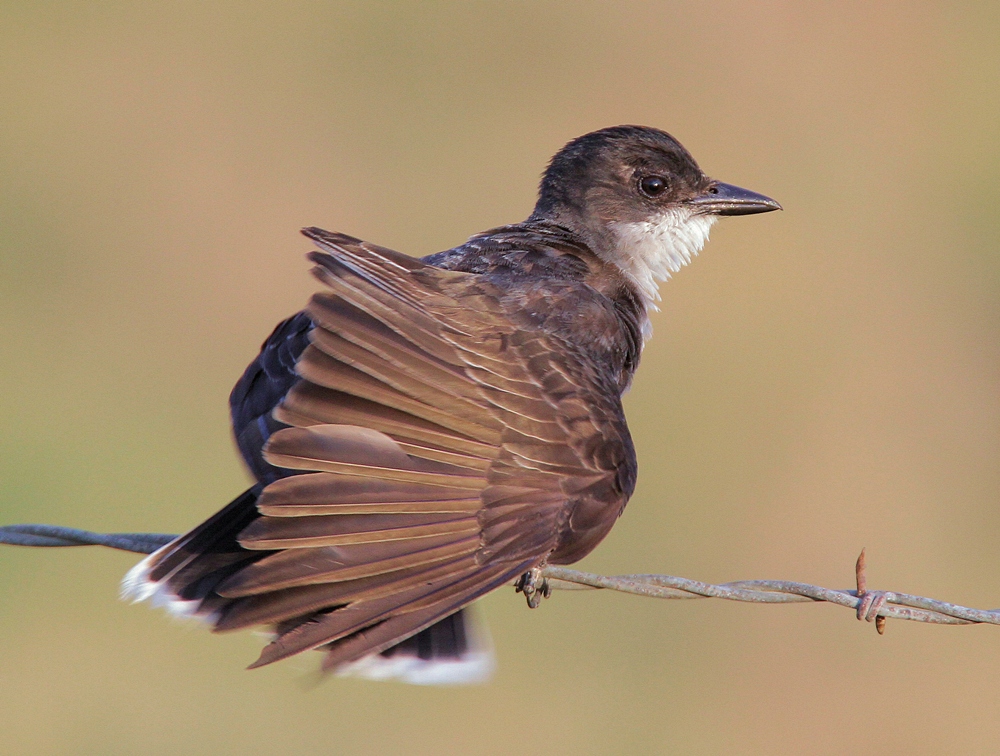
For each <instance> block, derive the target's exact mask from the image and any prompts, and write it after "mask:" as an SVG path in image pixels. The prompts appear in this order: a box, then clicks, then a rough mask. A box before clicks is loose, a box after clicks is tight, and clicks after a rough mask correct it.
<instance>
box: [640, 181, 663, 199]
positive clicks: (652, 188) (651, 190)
mask: <svg viewBox="0 0 1000 756" xmlns="http://www.w3.org/2000/svg"><path fill="white" fill-rule="evenodd" d="M666 188H667V182H666V180H665V179H664V178H663V177H661V176H644V177H643V178H641V179H639V191H640V192H642V193H643V194H645V195H646V196H647V197H656V196H658V195H660V194H663V192H664V190H665V189H666Z"/></svg>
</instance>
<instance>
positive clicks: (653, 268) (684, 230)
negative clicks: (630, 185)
mask: <svg viewBox="0 0 1000 756" xmlns="http://www.w3.org/2000/svg"><path fill="white" fill-rule="evenodd" d="M716 220H718V216H716V215H712V214H704V213H699V212H696V211H694V210H692V209H690V208H686V207H679V208H672V209H670V210H666V211H664V212H663V213H662V214H660V215H658V216H655V217H653V218H650V219H648V220H645V221H633V222H628V223H615V224H612V229H613V230H614V233H615V236H616V238H617V242H618V250H617V251H618V260H616V263H617V264H618V267H619V268H621V270H622V272H624V273H625V275H626V276H628V278H629V279H630V280H631V281H632V283H634V284H635V286H636V288H638V289H639V292H640V294H642V296H643V299H644V300H645V301H646V305H647V306H652V307H655V304H654V303H655V302H656V300H658V299H659V298H660V295H659V287H658V284H659V282H660V281H665V280H667V279H668V278H670V276H671V275H672V274H674V273H676V272H677V271H679V270H680V269H681V268H683V267H684V266H685V265H687V264H688V263H689V262H691V259H692V258H693V257H694V256H695V255H697V254H698V252H700V251H701V248H702V247H704V246H705V242H707V241H708V234H709V232H710V231H711V228H712V225H713V224H714V223H715V221H716Z"/></svg>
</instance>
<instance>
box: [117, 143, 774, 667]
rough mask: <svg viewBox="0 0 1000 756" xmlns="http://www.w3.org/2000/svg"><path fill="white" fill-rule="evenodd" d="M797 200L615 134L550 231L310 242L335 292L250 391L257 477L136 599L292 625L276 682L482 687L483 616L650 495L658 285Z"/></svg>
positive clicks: (555, 199)
mask: <svg viewBox="0 0 1000 756" xmlns="http://www.w3.org/2000/svg"><path fill="white" fill-rule="evenodd" d="M778 209H780V206H779V205H778V203H777V202H775V201H774V200H772V199H769V198H768V197H765V196H763V195H760V194H756V193H754V192H750V191H747V190H745V189H740V188H738V187H735V186H731V185H729V184H723V183H721V182H719V181H716V180H714V179H711V178H709V177H708V176H706V175H705V174H704V173H703V172H702V171H701V169H700V168H699V167H698V165H697V164H696V163H695V161H694V159H693V158H692V157H691V155H690V154H688V152H687V150H685V149H684V147H682V146H681V145H680V144H679V143H678V142H677V141H676V140H675V139H674V138H673V137H671V136H670V135H668V134H666V133H664V132H662V131H659V130H657V129H652V128H645V127H640V126H617V127H614V128H609V129H603V130H601V131H595V132H593V133H591V134H587V135H585V136H582V137H579V138H578V139H575V140H573V141H572V142H570V143H569V144H567V145H566V146H565V147H563V149H561V150H560V151H559V152H558V153H557V154H556V155H555V157H553V158H552V161H551V162H550V163H549V166H548V168H547V170H546V171H545V173H544V175H543V177H542V180H541V186H540V189H539V196H538V202H537V204H536V205H535V209H534V212H532V214H531V216H530V217H529V218H528V219H527V220H525V221H524V222H522V223H515V224H513V225H509V226H501V227H499V228H494V229H492V230H490V231H485V232H483V233H481V234H477V235H476V236H473V237H472V238H471V239H469V241H467V242H466V243H465V244H462V245H461V246H458V247H455V248H454V249H449V250H447V251H445V252H439V253H437V254H434V255H430V256H429V257H425V258H423V259H422V260H417V259H414V258H411V257H408V256H406V255H402V254H400V253H398V252H394V251H392V250H389V249H385V248H383V247H379V246H377V245H375V244H370V243H368V242H364V241H361V240H360V239H355V238H353V237H350V236H346V235H344V234H339V233H331V232H329V231H323V230H321V229H319V228H307V229H305V230H304V231H303V233H304V234H305V235H306V236H307V237H309V239H311V240H312V241H313V242H314V243H315V245H316V246H317V247H318V251H314V252H312V253H311V254H310V255H309V257H310V259H311V260H312V262H313V263H314V264H315V268H314V270H313V272H314V273H315V275H316V277H317V278H318V279H319V280H320V282H321V283H322V284H323V287H322V290H321V291H320V292H319V293H317V294H316V295H315V296H314V297H313V298H312V300H311V301H310V302H309V304H308V306H307V307H306V308H305V309H304V310H303V311H302V312H300V313H298V314H296V315H293V316H292V317H290V318H289V319H288V320H286V321H284V322H283V323H281V324H279V325H278V327H277V328H276V329H275V330H274V333H272V334H271V335H270V336H269V337H268V339H267V340H266V341H265V342H264V344H263V347H262V348H261V352H260V354H259V355H258V356H257V358H256V359H255V360H254V361H253V362H252V363H251V364H250V366H249V367H248V368H247V370H246V372H245V373H244V374H243V377H242V378H240V380H239V382H238V383H237V384H236V387H235V388H234V389H233V393H232V396H231V397H230V409H231V413H232V424H233V431H234V434H235V436H236V442H237V444H238V446H239V450H240V453H241V454H242V456H243V459H244V460H245V461H246V464H247V465H248V467H249V468H250V471H251V472H252V473H253V476H254V478H255V479H256V482H255V484H254V485H253V486H252V487H251V488H250V489H249V490H247V491H246V492H244V493H243V494H241V495H240V496H239V497H237V498H236V499H235V500H234V501H233V502H232V503H230V504H229V505H228V506H226V507H225V508H224V509H222V510H221V511H220V512H218V513H217V514H215V515H213V516H212V517H210V518H209V519H208V520H206V521H205V522H203V523H202V524H201V525H198V526H197V527H196V528H194V529H193V530H191V531H190V532H189V533H187V534H185V535H182V536H180V537H179V538H177V539H176V540H174V541H172V542H171V543H169V544H167V545H166V546H164V547H163V548H161V549H160V550H159V551H157V552H155V553H153V554H151V555H150V556H149V557H147V558H146V559H144V560H143V561H142V562H141V563H140V564H138V565H137V566H136V567H135V568H134V569H133V570H132V571H131V572H130V573H129V574H128V576H127V577H126V578H125V581H124V584H123V593H124V595H125V596H127V597H130V598H132V599H134V600H137V601H140V600H143V599H152V600H153V602H154V603H162V604H166V605H167V606H168V607H169V608H170V609H171V610H173V611H174V612H177V613H181V614H184V615H190V616H195V617H199V618H201V619H203V620H205V621H207V622H208V623H210V624H211V626H212V627H213V628H214V629H215V630H217V631H224V630H236V629H239V628H246V627H252V626H261V625H263V626H269V627H270V628H273V630H274V632H275V636H274V640H273V641H272V642H271V643H270V644H269V645H267V646H266V647H265V648H264V650H263V652H262V653H261V655H260V658H259V659H258V660H257V661H256V662H254V663H253V664H252V665H251V666H252V667H259V666H261V665H264V664H269V663H271V662H274V661H277V660H279V659H284V658H286V657H289V656H292V655H293V654H297V653H299V652H301V651H306V650H309V649H319V650H322V651H323V652H324V654H325V659H324V661H323V668H324V669H325V670H331V671H336V672H340V673H352V672H353V673H357V674H364V675H367V676H370V677H399V678H402V679H405V680H409V681H411V682H456V681H461V680H470V679H473V678H476V677H479V676H482V675H483V673H484V672H485V671H486V670H487V669H488V667H489V663H490V662H489V655H488V652H487V651H485V650H484V648H483V644H482V642H478V643H477V642H476V641H475V638H474V637H473V636H474V635H475V633H474V631H473V628H472V627H471V625H470V624H469V621H468V619H469V615H468V611H467V610H464V607H466V606H467V605H468V604H470V603H471V602H472V601H474V600H475V599H476V598H478V597H480V596H482V595H483V594H485V593H488V592H489V591H492V590H494V589H495V588H498V587H500V586H502V585H506V584H509V583H511V582H513V581H516V580H518V579H519V578H521V577H522V576H525V575H531V574H533V570H535V568H538V567H539V566H542V565H545V564H569V563H572V562H575V561H577V560H579V559H581V558H582V557H584V556H585V555H586V554H588V553H589V552H590V551H591V550H592V549H593V548H594V547H595V546H596V545H597V544H598V543H599V542H600V541H601V539H602V538H604V536H605V535H607V533H608V531H609V530H610V529H611V526H612V525H613V524H614V522H615V520H616V519H617V518H618V516H619V515H620V514H621V513H622V510H623V509H624V507H625V503H626V502H627V501H628V499H629V496H630V495H631V493H632V491H633V489H634V487H635V480H636V457H635V451H634V448H633V446H632V440H631V437H630V436H629V431H628V426H627V425H626V423H625V415H624V414H623V411H622V403H621V397H622V394H623V392H624V391H625V390H626V389H627V388H628V387H629V384H630V383H631V381H632V376H633V375H634V373H635V370H636V367H637V366H638V364H639V356H640V354H641V352H642V346H643V342H644V340H645V339H646V337H647V336H648V335H649V319H648V314H649V310H650V309H655V301H656V300H657V298H658V294H657V284H658V283H659V282H660V281H663V280H665V279H666V278H668V277H669V276H670V274H671V273H674V272H676V271H678V270H679V269H680V268H681V266H683V265H685V264H687V263H688V262H690V260H691V258H692V256H694V255H695V254H697V253H698V251H699V250H700V249H701V247H702V245H704V243H705V242H706V240H707V239H708V233H709V229H710V228H711V227H712V224H713V223H714V222H715V221H716V219H717V218H718V217H719V216H723V215H749V214H752V213H765V212H769V211H771V210H778Z"/></svg>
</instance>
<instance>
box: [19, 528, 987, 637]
mask: <svg viewBox="0 0 1000 756" xmlns="http://www.w3.org/2000/svg"><path fill="white" fill-rule="evenodd" d="M176 537H177V536H175V535H169V534H166V533H94V532H91V531H89V530H78V529H76V528H66V527H60V526H58V525H7V526H0V544H10V545H14V546H54V547H63V546H106V547H108V548H112V549H119V550H121V551H130V552H134V553H138V554H151V553H152V552H154V551H156V550H157V549H158V548H160V547H161V546H163V545H165V544H167V543H169V542H170V541H172V540H174V539H175V538H176ZM866 566H867V565H866V557H865V550H864V549H862V550H861V555H860V556H859V557H858V561H857V563H856V564H855V577H856V580H857V587H856V588H854V589H833V588H823V587H821V586H818V585H810V584H808V583H797V582H793V581H790V580H738V581H735V582H732V583H723V584H721V585H713V584H712V583H702V582H700V581H698V580H690V579H688V578H682V577H674V576H672V575H610V576H609V575H595V574H593V573H590V572H581V571H579V570H571V569H568V568H566V567H556V566H547V567H543V568H540V569H536V570H534V571H532V573H530V574H529V576H528V579H522V580H521V581H519V582H518V586H517V589H518V591H520V592H523V593H524V594H525V597H526V598H527V600H528V605H529V606H531V607H536V606H538V603H539V601H540V600H541V599H542V598H544V597H546V596H548V595H550V593H551V591H553V590H586V589H604V590H611V591H619V592H621V593H630V594H633V595H636V596H647V597H650V598H661V599H700V598H719V599H726V600H728V601H747V602H750V603H753V604H791V603H802V602H808V601H825V602H828V603H830V604H836V605H837V606H844V607H847V608H849V609H853V610H855V613H856V615H857V618H858V619H859V620H862V619H863V620H867V621H868V622H874V623H875V627H876V629H877V630H878V632H879V634H882V633H883V632H885V621H886V619H887V618H892V619H902V620H910V621H913V622H930V623H933V624H937V625H971V624H980V623H982V624H990V625H1000V609H972V608H970V607H967V606H959V605H958V604H952V603H950V602H948V601H938V600H937V599H931V598H925V597H923V596H914V595H911V594H909V593H899V592H897V591H872V590H868V585H867V578H866Z"/></svg>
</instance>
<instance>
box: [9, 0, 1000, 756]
mask: <svg viewBox="0 0 1000 756" xmlns="http://www.w3.org/2000/svg"><path fill="white" fill-rule="evenodd" d="M998 39H1000V6H997V4H995V3H988V2H987V3H980V4H975V3H968V4H959V3H940V4H926V3H925V4H916V3H879V4H871V3H853V4H851V3H844V2H837V3H826V4H821V3H811V4H802V3H796V2H791V1H789V2H770V3H736V2H717V3H694V2H691V3H649V4H642V3H615V4H610V3H581V2H576V1H574V2H565V3H541V4H536V3H520V2H507V3H453V4H446V3H433V4H420V5H419V6H418V5H417V4H409V5H401V4H394V3H373V2H360V3H356V4H349V3H316V2H312V3H310V2H285V3H274V4H266V3H248V2H239V3H208V4H206V3H201V2H189V3H187V2H175V3H134V2H130V3H125V4H115V3H76V2H65V1H64V2H50V3H45V2H36V3H18V2H6V3H2V4H0V103H2V104H0V230H2V233H0V355H2V357H0V418H2V421H0V522H4V523H14V522H50V523H57V524H64V525H75V526H79V527H85V528H92V529H103V530H125V531H128V530H151V531H161V532H179V531H181V530H184V529H187V528H188V527H190V526H192V525H194V524H195V523H196V522H197V521H199V520H200V519H202V518H204V517H205V516H207V515H209V514H210V513H212V512H213V511H214V510H216V509H217V508H219V507H220V506H221V505H222V504H224V503H226V502H227V501H228V500H229V499H230V498H231V497H232V496H234V495H235V494H236V493H238V492H239V491H240V490H242V488H243V486H244V485H245V483H246V478H245V474H244V472H243V470H242V469H241V467H240V464H239V463H238V460H237V456H236V454H235V452H234V450H233V449H232V444H231V441H230V437H229V429H228V422H227V409H226V398H227V396H228V392H229V389H230V387H231V386H232V384H233V383H234V382H235V380H236V378H237V377H238V376H239V374H240V372H241V371H242V370H243V368H244V366H245V365H246V363H247V362H248V361H249V360H250V359H251V358H252V357H253V356H254V354H255V353H256V349H257V346H258V345H259V343H260V342H261V340H262V339H263V338H264V337H265V336H266V335H267V334H268V333H269V331H270V329H271V327H272V326H273V325H274V324H275V323H276V322H277V321H278V320H279V319H281V318H283V317H285V316H286V315H288V314H290V313H292V312H293V311H295V310H297V309H299V308H300V307H301V306H302V304H303V303H304V301H305V299H306V297H307V296H308V295H309V293H310V292H311V290H312V288H313V284H312V282H311V279H310V277H309V275H308V273H307V271H308V265H307V263H306V262H305V261H304V259H303V255H304V254H305V252H306V251H307V250H308V249H309V245H308V244H307V243H306V242H305V240H304V239H302V238H301V237H300V236H299V235H298V233H297V230H298V229H299V228H300V227H302V226H305V225H313V224H315V225H320V226H324V227H326V228H330V229H335V230H340V231H345V232H348V233H350V234H354V235H357V236H361V237H364V238H367V239H371V240H373V241H376V242H379V243H381V244H384V245H387V246H391V247H394V248H397V249H400V250H402V251H405V252H408V253H410V254H414V255H423V254H427V253H430V252H434V251H437V250H440V249H444V248H447V247H450V246H453V245H455V244H457V243H460V242H461V241H463V240H464V239H465V238H466V237H467V236H468V235H470V234H472V233H474V232H476V231H479V230H482V229H484V228H487V227H489V226H492V225H497V224H500V223H505V222H510V221H515V220H519V219H521V218H523V217H525V216H526V215H527V214H528V212H529V211H530V209H531V206H532V203H533V200H534V191H535V185H536V181H537V177H538V175H539V173H540V171H541V169H542V167H543V165H544V163H545V161H546V160H547V159H548V157H549V156H550V155H551V154H552V153H553V152H554V151H555V150H556V149H558V148H559V147H560V146H561V145H562V144H563V143H564V142H565V141H567V140H568V139H570V138H572V137H574V136H577V135H579V134H581V133H584V132H586V131H590V130H592V129H595V128H599V127H603V126H609V125H613V124H618V123H643V124H649V125H655V126H658V127H661V128H664V129H667V130H668V131H670V132H672V133H673V134H674V135H676V136H677V137H678V138H679V139H680V140H681V141H682V142H683V143H684V144H685V145H686V146H687V147H688V148H689V149H690V150H691V151H692V152H693V153H694V155H695V156H696V157H697V158H698V160H699V161H700V163H701V165H702V167H703V168H704V169H705V170H706V171H707V172H708V173H709V174H711V175H713V176H716V177H718V178H720V179H723V180H725V181H730V182H733V183H737V184H740V185H743V186H747V187H749V188H752V189H754V190H757V191H761V192H764V193H766V194H769V195H771V196H773V197H775V198H777V199H778V200H780V201H781V202H782V203H783V204H784V206H785V212H783V213H780V214H779V213H775V214H772V215H768V216H762V217H755V218H745V219H731V220H725V221H724V222H723V223H721V224H720V226H718V227H717V228H716V231H715V234H714V237H715V238H714V239H713V240H712V242H710V244H709V246H708V247H707V249H706V250H705V251H704V252H703V253H702V255H701V257H700V258H699V259H698V260H697V261H696V263H695V264H694V265H693V266H692V267H690V268H688V269H685V270H684V271H682V272H681V274H680V275H678V276H677V277H676V278H675V280H673V281H671V282H670V283H669V284H667V285H666V287H665V288H664V290H663V295H664V301H663V308H662V311H661V312H660V313H659V314H658V315H657V316H655V317H654V327H655V337H654V339H653V341H652V342H651V343H650V344H649V346H648V348H647V351H646V353H645V355H644V358H643V363H644V364H643V367H642V369H641V370H640V371H639V375H638V379H637V381H636V384H635V387H634V388H633V390H632V392H631V393H630V394H629V396H628V397H627V402H626V404H627V409H628V411H629V414H630V417H631V422H632V428H633V433H634V436H635V440H636V446H637V448H638V452H639V458H640V467H641V471H640V483H639V488H638V491H637V493H636V495H635V497H634V498H633V500H632V503H631V504H630V505H629V507H628V509H627V511H626V513H625V516H624V517H623V518H622V520H621V521H620V522H619V524H618V525H617V526H616V528H615V530H614V531H613V532H612V534H611V535H610V536H609V537H608V539H607V540H606V541H605V542H604V543H603V544H602V545H601V547H600V548H599V549H598V550H597V551H596V553H594V554H593V555H592V556H590V557H589V558H588V559H587V560H586V561H585V562H583V563H582V566H583V567H584V568H586V569H590V570H594V571H600V572H607V573H613V572H628V571H641V572H664V573H669V574H678V575H684V576H688V577H693V578H698V579H703V580H708V581H725V580H734V579H741V578H784V579H797V580H803V581H810V582H816V583H820V584H824V585H829V586H832V587H847V586H849V585H850V583H851V579H852V565H853V561H854V559H855V557H856V556H857V553H858V551H859V550H860V549H861V547H862V546H867V547H868V554H869V562H870V573H869V580H870V583H871V584H872V586H873V587H876V588H891V589H895V590H901V591H907V592H912V593H918V594H923V595H930V596H934V597H938V598H945V599H948V600H952V601H956V602H960V603H965V604H970V605H974V606H983V607H990V606H997V605H1000V464H998V463H1000V339H998V332H1000V217H998V213H997V206H998V203H1000V180H998V179H1000V146H998V145H1000V45H998V43H997V40H998ZM134 561H136V560H135V559H133V558H131V557H130V556H129V555H126V554H120V553H115V552H110V551H103V550H96V549H90V550H87V549H64V550H38V551H35V550H30V549H15V548H3V549H0V649H2V650H0V752H2V753H5V754H7V753H10V754H48V753H65V754H132V753H140V752H142V753H151V754H161V753H162V754H176V753H190V754H201V753H261V754H267V753H278V752H288V753H303V754H306V753H317V754H321V753H324V754H325V753H340V754H383V753H406V754H423V753H435V754H438V753H468V754H563V753H574V754H646V753H685V754H687V753H691V754H701V753H705V754H718V753H726V754H730V753H731V754H743V753H747V754H806V753H808V754H840V753H845V752H849V751H850V752H861V751H867V750H874V749H875V748H876V747H877V749H878V750H879V751H880V752H881V753H886V754H890V753H903V752H906V753H929V754H933V753H946V752H957V751H964V752H971V753H989V752H997V751H998V749H1000V745H998V743H1000V687H998V686H997V680H998V679H1000V628H997V627H962V628H951V627H935V626H928V625H916V624H910V623H902V622H895V621H894V622H890V623H889V625H888V632H887V634H886V635H885V637H881V638H880V637H878V636H877V635H876V634H875V631H874V629H873V628H872V626H871V625H867V624H866V625H861V624H859V623H857V622H856V621H855V620H854V619H853V617H852V615H851V614H850V613H849V612H847V611H844V610H843V609H836V608H832V607H829V606H811V605H806V606H802V605H798V606H790V607H774V606H772V607H756V606H749V605H744V604H731V603H723V602H707V601H706V602H678V603H667V602H656V601H653V600H646V599H639V598H634V597H625V596H616V595H604V594H597V593H574V594H565V593H562V594H557V595H556V596H555V598H554V599H553V600H550V601H548V602H546V603H545V604H543V606H542V608H540V609H539V610H537V611H534V612H530V611H528V610H527V609H526V608H525V606H524V602H523V600H522V599H521V598H520V597H515V596H514V594H513V591H512V590H509V589H505V590H503V591H500V592H499V593H496V594H493V595H492V596H490V597H489V598H488V599H487V600H486V601H485V602H484V605H485V611H486V614H487V615H488V617H489V620H490V624H491V626H492V629H493V635H494V641H495V644H496V647H497V652H498V656H499V662H500V666H499V670H498V673H497V675H496V678H495V680H494V681H493V682H492V683H491V684H489V685H488V686H485V687H475V688H452V689H421V688H412V687H407V686H403V685H396V684H378V683H369V682H361V681H342V680H332V681H326V682H324V683H322V684H320V685H318V686H315V685H313V683H314V682H315V681H314V678H313V676H312V675H311V670H313V669H314V668H315V666H316V664H317V659H316V658H312V655H307V656H306V657H304V658H301V659H297V660H294V661H291V662H288V663H284V664H281V665H277V666H273V667H268V668H266V669H263V670H260V671H257V672H253V673H249V672H245V671H243V667H244V666H245V665H246V664H247V663H249V662H250V661H252V660H253V659H254V658H255V657H256V654H257V650H258V648H259V646H260V645H261V644H262V643H263V640H262V639H261V638H258V637H255V636H254V635H252V634H240V635H228V636H222V637H213V636H211V635H209V634H208V633H205V632H202V631H200V630H194V629H188V628H187V627H185V626H183V625H179V624H178V623H176V622H173V621H170V620H169V619H168V618H166V617H165V616H164V615H163V614H162V613H159V612H153V611H150V610H149V609H147V608H146V607H144V606H138V607H133V606H128V605H126V604H123V603H120V602H119V601H118V600H117V598H116V595H117V585H118V580H119V579H120V577H121V575H122V574H123V573H124V572H125V571H126V569H127V568H128V567H129V566H130V565H131V564H132V563H133V562H134Z"/></svg>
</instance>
